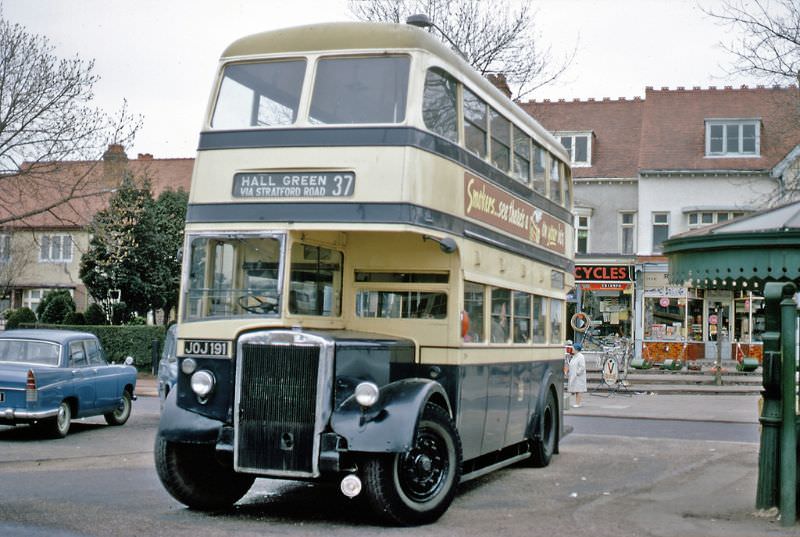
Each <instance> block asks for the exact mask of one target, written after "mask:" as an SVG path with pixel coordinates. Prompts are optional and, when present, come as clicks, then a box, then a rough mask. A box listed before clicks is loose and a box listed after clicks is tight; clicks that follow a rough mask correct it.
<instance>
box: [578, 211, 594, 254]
mask: <svg viewBox="0 0 800 537" xmlns="http://www.w3.org/2000/svg"><path fill="white" fill-rule="evenodd" d="M589 219H590V217H589V216H583V215H577V216H576V217H575V252H576V253H578V254H585V253H588V252H589Z"/></svg>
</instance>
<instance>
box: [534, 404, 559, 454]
mask: <svg viewBox="0 0 800 537" xmlns="http://www.w3.org/2000/svg"><path fill="white" fill-rule="evenodd" d="M538 419H539V420H540V422H539V432H540V435H539V437H538V438H532V439H531V457H530V459H528V465H529V466H533V467H535V468H543V467H545V466H547V465H548V464H550V459H552V458H553V453H555V451H556V441H557V439H558V407H557V406H556V398H555V396H554V395H553V392H552V391H550V390H548V393H547V400H546V401H545V404H544V408H543V409H542V413H541V415H540V416H539V417H538Z"/></svg>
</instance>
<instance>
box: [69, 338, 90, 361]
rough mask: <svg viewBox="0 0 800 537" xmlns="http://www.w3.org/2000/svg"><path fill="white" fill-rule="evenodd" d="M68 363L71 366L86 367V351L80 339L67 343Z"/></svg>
mask: <svg viewBox="0 0 800 537" xmlns="http://www.w3.org/2000/svg"><path fill="white" fill-rule="evenodd" d="M69 364H70V365H71V366H72V367H86V366H87V365H88V362H87V361H86V351H85V350H84V348H83V342H82V341H72V342H70V344H69Z"/></svg>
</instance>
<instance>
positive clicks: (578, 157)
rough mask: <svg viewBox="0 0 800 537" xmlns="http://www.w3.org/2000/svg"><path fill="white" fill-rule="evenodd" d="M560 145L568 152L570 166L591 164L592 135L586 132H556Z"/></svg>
mask: <svg viewBox="0 0 800 537" xmlns="http://www.w3.org/2000/svg"><path fill="white" fill-rule="evenodd" d="M557 136H558V138H559V140H560V141H561V145H563V146H564V148H565V149H566V150H567V153H569V159H570V164H571V165H572V166H578V167H580V166H591V165H592V135H591V133H588V132H575V133H572V132H564V133H558V134H557Z"/></svg>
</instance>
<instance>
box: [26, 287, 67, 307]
mask: <svg viewBox="0 0 800 537" xmlns="http://www.w3.org/2000/svg"><path fill="white" fill-rule="evenodd" d="M63 290H64V288H63V287H62V288H49V287H39V288H31V289H23V290H22V306H23V307H25V308H30V309H32V310H33V311H36V308H37V307H39V303H41V301H42V299H43V298H44V296H45V295H46V294H47V293H49V292H50V291H63ZM67 291H69V294H70V296H71V297H72V298H75V289H67Z"/></svg>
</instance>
